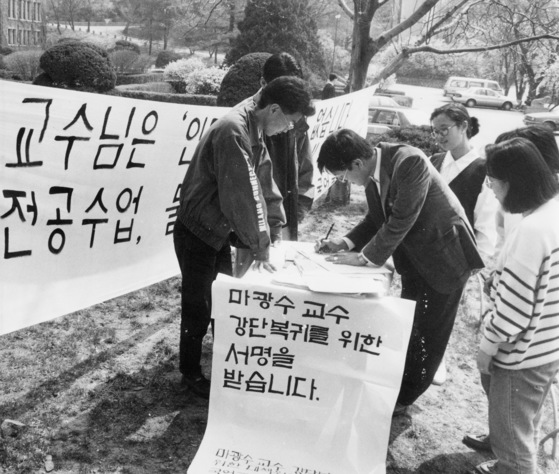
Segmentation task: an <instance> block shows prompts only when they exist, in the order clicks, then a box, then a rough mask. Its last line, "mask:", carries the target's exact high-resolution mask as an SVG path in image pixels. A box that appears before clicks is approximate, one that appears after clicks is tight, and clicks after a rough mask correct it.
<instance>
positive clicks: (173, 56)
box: [155, 50, 182, 68]
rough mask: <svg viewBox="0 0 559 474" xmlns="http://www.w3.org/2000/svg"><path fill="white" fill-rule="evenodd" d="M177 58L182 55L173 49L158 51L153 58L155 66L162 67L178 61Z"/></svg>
mask: <svg viewBox="0 0 559 474" xmlns="http://www.w3.org/2000/svg"><path fill="white" fill-rule="evenodd" d="M179 59H182V56H181V55H180V54H178V53H175V52H174V51H168V50H164V51H160V52H159V54H158V55H157V59H156V60H155V67H160V68H163V67H165V66H167V64H169V63H172V62H174V61H178V60H179Z"/></svg>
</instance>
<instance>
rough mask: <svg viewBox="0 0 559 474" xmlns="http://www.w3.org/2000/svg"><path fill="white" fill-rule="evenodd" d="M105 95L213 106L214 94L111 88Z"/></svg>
mask: <svg viewBox="0 0 559 474" xmlns="http://www.w3.org/2000/svg"><path fill="white" fill-rule="evenodd" d="M107 95H114V96H118V97H129V98H131V99H140V100H155V101H157V102H170V103H173V104H190V105H208V106H215V95H190V94H165V93H162V92H151V91H136V90H122V89H113V90H111V91H109V92H107Z"/></svg>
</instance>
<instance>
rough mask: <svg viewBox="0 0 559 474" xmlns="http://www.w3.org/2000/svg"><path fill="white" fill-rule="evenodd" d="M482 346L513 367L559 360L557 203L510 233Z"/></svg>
mask: <svg viewBox="0 0 559 474" xmlns="http://www.w3.org/2000/svg"><path fill="white" fill-rule="evenodd" d="M491 299H492V303H493V307H492V311H491V313H490V314H489V315H488V316H487V317H486V318H485V321H484V326H483V337H482V341H481V346H480V347H481V349H482V350H483V351H484V352H486V353H487V354H489V355H492V356H493V362H494V364H495V365H497V366H499V367H502V368H505V369H511V370H520V369H526V368H530V367H538V366H541V365H544V364H547V363H549V362H553V361H555V360H558V359H559V202H558V201H557V200H556V199H552V200H550V201H548V202H547V203H545V204H543V205H542V206H540V207H539V208H538V209H536V210H535V211H534V212H532V213H531V214H529V215H527V216H526V217H525V218H524V219H522V221H521V222H520V223H519V224H518V226H517V227H516V229H515V230H514V231H513V232H512V233H511V234H510V235H509V236H508V237H507V240H506V242H505V244H504V247H503V251H502V252H501V255H500V257H499V259H498V261H497V267H496V273H495V278H494V280H493V287H492V289H491Z"/></svg>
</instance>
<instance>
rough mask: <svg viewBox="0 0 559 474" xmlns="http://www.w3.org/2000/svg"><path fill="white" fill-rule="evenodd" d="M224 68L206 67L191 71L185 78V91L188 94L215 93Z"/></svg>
mask: <svg viewBox="0 0 559 474" xmlns="http://www.w3.org/2000/svg"><path fill="white" fill-rule="evenodd" d="M226 73H227V70H226V69H220V68H217V67H208V68H205V69H198V70H196V71H193V72H191V73H190V74H189V75H188V77H187V78H186V81H185V83H186V92H187V93H189V94H202V95H217V94H218V93H219V88H220V86H221V81H222V80H223V77H224V76H225V74H226Z"/></svg>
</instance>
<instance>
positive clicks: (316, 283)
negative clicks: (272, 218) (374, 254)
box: [244, 241, 392, 296]
mask: <svg viewBox="0 0 559 474" xmlns="http://www.w3.org/2000/svg"><path fill="white" fill-rule="evenodd" d="M325 257H326V255H325V254H317V253H316V252H315V251H314V244H313V243H312V242H290V241H287V242H282V244H281V245H280V246H279V247H272V248H271V253H270V261H271V262H272V263H273V264H274V265H275V266H276V268H278V271H277V272H275V273H273V274H268V276H266V275H265V274H264V273H259V272H256V271H253V270H250V271H249V272H247V274H246V275H245V277H244V278H246V279H256V280H259V281H262V279H266V278H270V281H271V282H272V283H275V284H278V285H285V286H292V287H299V288H308V289H309V290H311V291H315V292H319V293H338V294H349V295H363V294H366V295H378V296H382V295H384V294H386V292H387V290H388V287H389V285H390V279H391V275H392V269H391V268H390V266H383V267H380V268H376V267H372V266H363V267H356V266H352V265H335V264H333V263H330V262H327V261H326V260H325Z"/></svg>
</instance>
